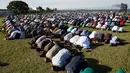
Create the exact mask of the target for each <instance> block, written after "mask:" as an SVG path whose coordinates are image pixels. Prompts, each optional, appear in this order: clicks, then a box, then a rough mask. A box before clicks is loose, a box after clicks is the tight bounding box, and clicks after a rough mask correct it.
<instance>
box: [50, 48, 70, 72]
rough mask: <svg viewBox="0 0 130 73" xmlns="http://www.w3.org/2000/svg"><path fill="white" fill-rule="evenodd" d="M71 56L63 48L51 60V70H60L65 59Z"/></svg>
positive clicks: (65, 61)
mask: <svg viewBox="0 0 130 73" xmlns="http://www.w3.org/2000/svg"><path fill="white" fill-rule="evenodd" d="M70 56H71V53H70V51H68V50H67V49H65V48H63V49H61V50H60V51H59V52H58V53H57V54H56V55H55V56H54V57H53V58H52V65H53V70H56V69H57V68H62V67H63V66H64V65H65V64H66V63H67V59H68V58H69V57H70Z"/></svg>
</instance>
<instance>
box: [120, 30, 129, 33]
mask: <svg viewBox="0 0 130 73" xmlns="http://www.w3.org/2000/svg"><path fill="white" fill-rule="evenodd" d="M129 32H130V31H126V30H124V31H123V32H122V33H129Z"/></svg>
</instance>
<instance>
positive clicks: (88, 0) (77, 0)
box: [0, 0, 130, 9]
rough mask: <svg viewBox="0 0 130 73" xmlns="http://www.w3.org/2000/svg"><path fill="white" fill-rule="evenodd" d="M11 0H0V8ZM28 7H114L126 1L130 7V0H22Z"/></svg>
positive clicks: (3, 7) (4, 6)
mask: <svg viewBox="0 0 130 73" xmlns="http://www.w3.org/2000/svg"><path fill="white" fill-rule="evenodd" d="M10 1H12V0H0V9H5V8H6V6H7V5H8V3H9V2H10ZM22 1H24V2H26V3H27V4H28V5H29V7H31V8H33V9H35V8H36V7H38V6H42V7H43V8H46V7H50V8H57V9H96V8H99V9H100V8H102V9H105V8H116V7H114V6H112V5H115V4H121V3H126V4H128V6H129V8H130V0H22Z"/></svg>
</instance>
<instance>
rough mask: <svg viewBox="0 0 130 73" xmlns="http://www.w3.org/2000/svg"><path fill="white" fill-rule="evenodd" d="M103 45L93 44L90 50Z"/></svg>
mask: <svg viewBox="0 0 130 73" xmlns="http://www.w3.org/2000/svg"><path fill="white" fill-rule="evenodd" d="M103 45H104V44H102V43H95V44H92V46H91V49H95V48H97V47H100V46H103Z"/></svg>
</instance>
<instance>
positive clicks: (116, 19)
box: [68, 14, 128, 32]
mask: <svg viewBox="0 0 130 73" xmlns="http://www.w3.org/2000/svg"><path fill="white" fill-rule="evenodd" d="M127 20H128V18H126V17H125V16H120V15H114V14H113V15H89V16H88V17H87V18H84V19H82V18H78V19H71V20H70V21H69V22H68V24H69V25H76V26H79V27H91V28H96V29H101V30H106V29H108V30H111V31H113V32H123V26H124V25H125V22H126V21H127Z"/></svg>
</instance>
